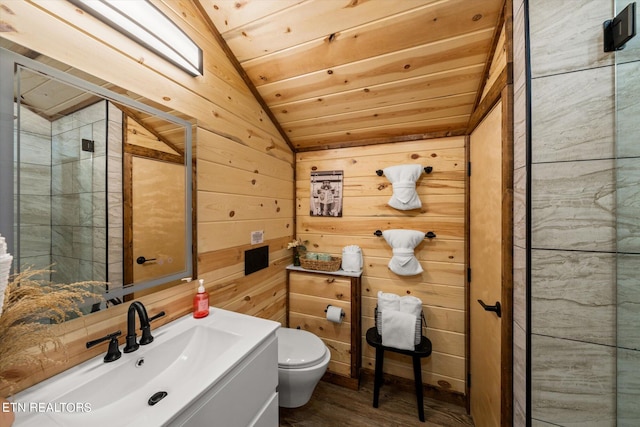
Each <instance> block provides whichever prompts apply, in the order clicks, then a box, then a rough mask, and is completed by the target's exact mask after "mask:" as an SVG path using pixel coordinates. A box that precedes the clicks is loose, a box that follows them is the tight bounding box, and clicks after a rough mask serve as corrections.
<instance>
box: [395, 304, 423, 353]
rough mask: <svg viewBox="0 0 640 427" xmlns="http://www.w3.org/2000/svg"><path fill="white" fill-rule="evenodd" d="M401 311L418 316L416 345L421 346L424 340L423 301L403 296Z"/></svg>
mask: <svg viewBox="0 0 640 427" xmlns="http://www.w3.org/2000/svg"><path fill="white" fill-rule="evenodd" d="M400 311H401V312H403V313H409V314H413V315H414V316H416V324H415V328H414V329H415V341H414V344H415V345H418V344H420V340H421V339H422V300H421V299H420V298H417V297H414V296H412V295H406V296H403V297H401V298H400Z"/></svg>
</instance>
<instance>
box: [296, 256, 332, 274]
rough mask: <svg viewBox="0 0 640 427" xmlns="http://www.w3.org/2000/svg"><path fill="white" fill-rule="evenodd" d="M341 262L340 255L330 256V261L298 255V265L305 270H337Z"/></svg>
mask: <svg viewBox="0 0 640 427" xmlns="http://www.w3.org/2000/svg"><path fill="white" fill-rule="evenodd" d="M341 263H342V258H341V257H335V256H332V257H331V261H319V260H317V259H307V258H305V257H300V266H301V267H302V268H304V269H306V270H318V271H338V270H340V264H341Z"/></svg>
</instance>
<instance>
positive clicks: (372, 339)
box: [367, 327, 431, 422]
mask: <svg viewBox="0 0 640 427" xmlns="http://www.w3.org/2000/svg"><path fill="white" fill-rule="evenodd" d="M367 343H368V344H369V345H370V346H372V347H374V348H375V349H376V373H375V379H374V382H373V407H374V408H377V407H378V397H379V396H380V387H381V386H382V365H383V362H384V352H385V350H387V351H393V352H394V353H400V354H406V355H407V356H411V358H412V359H413V378H414V381H415V383H416V384H415V386H416V400H417V402H418V418H420V421H422V422H424V405H423V397H422V367H421V364H420V359H422V358H423V357H429V356H430V355H431V341H429V338H427V337H425V336H424V335H423V336H422V339H421V340H420V344H418V345H417V346H416V348H415V350H400V349H398V348H393V347H385V346H383V345H382V337H381V336H380V335H379V334H378V330H377V329H376V328H375V327H373V328H370V329H369V330H368V331H367Z"/></svg>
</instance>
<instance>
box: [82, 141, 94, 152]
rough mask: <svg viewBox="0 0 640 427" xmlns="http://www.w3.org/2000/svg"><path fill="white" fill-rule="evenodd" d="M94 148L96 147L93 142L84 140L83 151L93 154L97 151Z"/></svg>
mask: <svg viewBox="0 0 640 427" xmlns="http://www.w3.org/2000/svg"><path fill="white" fill-rule="evenodd" d="M94 147H95V144H94V143H93V141H92V140H90V139H84V138H82V151H89V152H91V153H93V151H94V149H95V148H94Z"/></svg>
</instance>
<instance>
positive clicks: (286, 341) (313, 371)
mask: <svg viewBox="0 0 640 427" xmlns="http://www.w3.org/2000/svg"><path fill="white" fill-rule="evenodd" d="M276 335H277V337H278V394H279V396H278V400H279V405H280V406H282V407H283V408H297V407H299V406H302V405H304V404H305V403H307V402H308V401H309V399H310V398H311V395H312V394H313V390H315V388H316V385H318V381H320V378H322V376H323V375H324V373H325V371H326V370H327V365H329V360H331V352H330V351H329V349H328V348H327V346H326V345H324V343H323V342H322V340H321V339H320V338H318V337H317V336H315V335H314V334H312V333H311V332H307V331H303V330H301V329H291V328H280V329H278V330H277V332H276Z"/></svg>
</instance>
